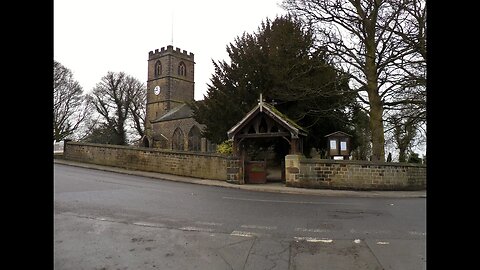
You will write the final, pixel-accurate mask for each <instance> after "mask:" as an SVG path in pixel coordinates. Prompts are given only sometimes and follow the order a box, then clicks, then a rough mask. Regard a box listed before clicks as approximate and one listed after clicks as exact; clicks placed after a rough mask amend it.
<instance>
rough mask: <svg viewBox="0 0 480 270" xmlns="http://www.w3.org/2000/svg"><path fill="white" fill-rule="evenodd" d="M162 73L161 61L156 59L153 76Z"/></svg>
mask: <svg viewBox="0 0 480 270" xmlns="http://www.w3.org/2000/svg"><path fill="white" fill-rule="evenodd" d="M160 75H162V63H161V62H160V61H157V62H156V63H155V77H158V76H160Z"/></svg>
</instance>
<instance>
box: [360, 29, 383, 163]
mask: <svg viewBox="0 0 480 270" xmlns="http://www.w3.org/2000/svg"><path fill="white" fill-rule="evenodd" d="M365 26H366V27H365V28H366V29H367V35H366V38H365V49H366V58H365V76H366V77H367V92H368V101H369V103H370V131H371V136H372V161H383V162H384V161H385V149H384V144H385V137H384V133H383V119H382V116H383V103H382V100H381V98H380V95H379V93H378V74H377V70H378V69H377V65H376V63H375V48H376V46H375V23H374V22H373V21H368V20H366V22H365Z"/></svg>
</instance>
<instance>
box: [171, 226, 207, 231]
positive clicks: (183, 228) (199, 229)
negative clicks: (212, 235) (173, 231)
mask: <svg viewBox="0 0 480 270" xmlns="http://www.w3.org/2000/svg"><path fill="white" fill-rule="evenodd" d="M179 230H182V231H193V232H212V231H213V229H210V228H199V227H189V226H188V227H181V228H179Z"/></svg>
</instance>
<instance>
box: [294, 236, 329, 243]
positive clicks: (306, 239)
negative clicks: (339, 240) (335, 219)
mask: <svg viewBox="0 0 480 270" xmlns="http://www.w3.org/2000/svg"><path fill="white" fill-rule="evenodd" d="M293 239H295V241H297V242H298V241H307V242H311V243H319V242H320V243H332V242H333V240H332V239H326V238H315V237H304V236H295V237H293Z"/></svg>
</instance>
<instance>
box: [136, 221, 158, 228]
mask: <svg viewBox="0 0 480 270" xmlns="http://www.w3.org/2000/svg"><path fill="white" fill-rule="evenodd" d="M133 225H138V226H144V227H154V228H163V227H166V226H165V224H159V223H150V222H134V223H133Z"/></svg>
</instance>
